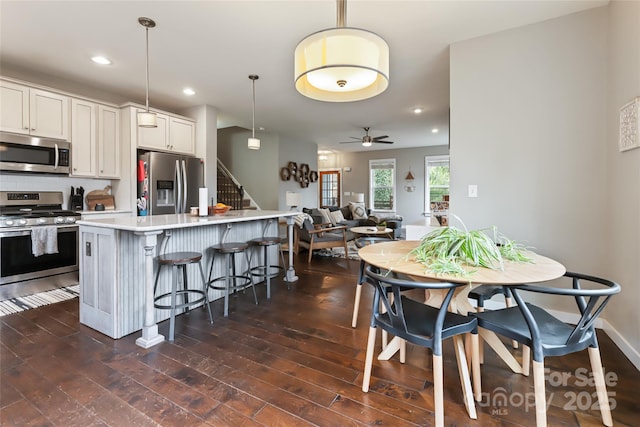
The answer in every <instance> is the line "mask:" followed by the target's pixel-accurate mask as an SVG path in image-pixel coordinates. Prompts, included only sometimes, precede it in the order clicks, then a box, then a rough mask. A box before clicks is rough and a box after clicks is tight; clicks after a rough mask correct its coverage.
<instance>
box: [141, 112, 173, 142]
mask: <svg viewBox="0 0 640 427" xmlns="http://www.w3.org/2000/svg"><path fill="white" fill-rule="evenodd" d="M138 111H143V110H138ZM156 120H157V122H158V127H155V128H141V127H138V148H147V149H149V150H162V151H166V150H169V116H167V115H166V114H156ZM136 126H137V122H136Z"/></svg>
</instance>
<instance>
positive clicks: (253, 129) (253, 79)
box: [249, 74, 260, 139]
mask: <svg viewBox="0 0 640 427" xmlns="http://www.w3.org/2000/svg"><path fill="white" fill-rule="evenodd" d="M259 78H260V76H258V75H257V74H249V79H251V82H252V87H253V90H252V94H253V97H252V101H253V103H252V104H251V105H252V108H251V138H254V139H255V137H256V80H258V79H259Z"/></svg>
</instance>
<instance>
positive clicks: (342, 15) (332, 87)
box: [294, 0, 389, 102]
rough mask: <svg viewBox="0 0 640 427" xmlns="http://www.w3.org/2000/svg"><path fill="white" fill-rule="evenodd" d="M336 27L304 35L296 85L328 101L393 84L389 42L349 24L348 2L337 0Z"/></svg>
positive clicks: (354, 98) (368, 93) (371, 92)
mask: <svg viewBox="0 0 640 427" xmlns="http://www.w3.org/2000/svg"><path fill="white" fill-rule="evenodd" d="M337 8H338V14H337V15H338V19H337V25H336V28H330V29H326V30H322V31H318V32H316V33H313V34H311V35H309V36H307V37H306V38H305V39H303V40H302V41H301V42H300V43H298V46H297V47H296V50H295V59H294V63H295V85H296V89H297V90H298V92H300V93H301V94H302V95H304V96H306V97H309V98H312V99H316V100H319V101H328V102H350V101H360V100H363V99H367V98H371V97H374V96H376V95H379V94H381V93H382V92H384V91H385V90H386V89H387V87H388V86H389V46H388V45H387V42H386V41H385V40H384V39H383V38H382V37H380V36H379V35H377V34H375V33H372V32H371V31H367V30H362V29H359V28H350V27H347V26H346V15H347V2H346V0H337Z"/></svg>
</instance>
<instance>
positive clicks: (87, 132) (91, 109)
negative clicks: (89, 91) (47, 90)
mask: <svg viewBox="0 0 640 427" xmlns="http://www.w3.org/2000/svg"><path fill="white" fill-rule="evenodd" d="M71 159H72V160H71V162H72V164H71V175H73V176H86V177H91V178H94V177H98V178H115V179H119V178H120V113H119V110H118V109H117V108H113V107H109V106H106V105H102V104H97V103H94V102H90V101H85V100H82V99H75V98H74V99H72V100H71Z"/></svg>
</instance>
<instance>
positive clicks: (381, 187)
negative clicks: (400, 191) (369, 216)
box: [369, 159, 396, 211]
mask: <svg viewBox="0 0 640 427" xmlns="http://www.w3.org/2000/svg"><path fill="white" fill-rule="evenodd" d="M369 200H370V201H371V207H370V208H371V209H372V210H374V211H395V209H396V159H379V160H369Z"/></svg>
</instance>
